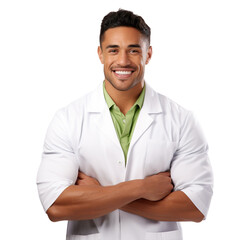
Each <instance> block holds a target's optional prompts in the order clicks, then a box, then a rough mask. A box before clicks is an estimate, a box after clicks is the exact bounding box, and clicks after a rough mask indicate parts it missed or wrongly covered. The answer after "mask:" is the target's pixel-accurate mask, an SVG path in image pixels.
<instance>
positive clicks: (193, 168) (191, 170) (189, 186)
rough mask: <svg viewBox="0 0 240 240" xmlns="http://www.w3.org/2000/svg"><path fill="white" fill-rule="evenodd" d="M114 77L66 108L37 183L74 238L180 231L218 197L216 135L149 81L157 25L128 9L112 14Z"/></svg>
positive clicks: (109, 64)
mask: <svg viewBox="0 0 240 240" xmlns="http://www.w3.org/2000/svg"><path fill="white" fill-rule="evenodd" d="M98 55H99V59H100V61H101V63H102V64H103V65H104V75H105V80H104V82H103V83H101V85H100V86H99V87H98V88H97V89H96V90H95V91H93V92H91V93H89V94H87V95H86V96H84V97H82V98H81V99H79V100H77V101H75V102H73V103H71V104H70V105H68V106H67V107H64V108H63V109H61V110H59V111H58V112H57V113H56V115H55V117H54V119H53V120H52V122H51V124H50V126H49V128H48V131H47V135H46V139H45V144H44V152H43V158H42V162H41V165H40V168H39V172H38V177H37V184H38V190H39V195H40V199H41V202H42V204H43V207H44V209H45V211H46V212H47V214H48V216H49V218H50V219H51V220H52V221H61V220H68V221H69V222H68V230H67V239H69V240H70V239H74V240H77V239H79V240H81V239H85V240H86V239H89V240H90V239H91V240H93V239H104V240H113V239H114V240H157V239H165V240H180V239H182V232H181V227H180V224H179V222H180V221H194V222H200V221H202V220H203V219H204V218H206V215H207V212H208V208H209V205H210V200H211V197H212V183H213V179H212V171H211V167H210V163H209V160H208V155H207V150H208V147H207V143H206V140H205V138H204V136H203V134H202V132H201V129H200V127H199V125H198V123H197V122H196V120H195V119H194V117H193V115H192V114H191V112H189V111H187V110H185V109H184V108H182V107H181V106H179V105H178V104H176V103H174V102H173V101H171V100H169V99H168V98H166V97H165V96H163V95H161V94H159V93H157V92H155V91H154V90H153V89H152V88H151V87H150V86H149V85H148V84H146V82H145V80H144V72H145V66H146V65H147V64H148V63H149V61H150V59H151V57H152V47H151V46H150V28H149V26H148V25H147V24H146V23H145V21H144V20H143V19H142V17H140V16H137V15H135V14H133V13H132V12H130V11H125V10H119V11H117V12H111V13H109V14H108V15H106V16H105V17H104V19H103V21H102V25H101V32H100V46H99V47H98Z"/></svg>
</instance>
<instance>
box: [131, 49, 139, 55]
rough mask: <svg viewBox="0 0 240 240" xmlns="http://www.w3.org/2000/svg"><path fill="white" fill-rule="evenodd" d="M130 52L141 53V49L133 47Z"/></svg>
mask: <svg viewBox="0 0 240 240" xmlns="http://www.w3.org/2000/svg"><path fill="white" fill-rule="evenodd" d="M130 53H132V54H137V53H140V51H139V49H131V50H130Z"/></svg>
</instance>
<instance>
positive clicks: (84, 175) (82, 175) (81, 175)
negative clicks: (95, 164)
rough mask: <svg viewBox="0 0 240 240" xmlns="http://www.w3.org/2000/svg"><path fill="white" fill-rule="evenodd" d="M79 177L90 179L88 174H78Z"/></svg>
mask: <svg viewBox="0 0 240 240" xmlns="http://www.w3.org/2000/svg"><path fill="white" fill-rule="evenodd" d="M78 177H79V178H80V179H82V178H86V177H88V176H87V175H86V174H84V173H83V172H80V171H79V172H78Z"/></svg>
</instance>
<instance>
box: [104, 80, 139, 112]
mask: <svg viewBox="0 0 240 240" xmlns="http://www.w3.org/2000/svg"><path fill="white" fill-rule="evenodd" d="M143 87H144V80H143V81H142V82H140V83H138V84H137V85H135V86H134V87H133V88H131V89H129V90H126V91H119V90H117V89H116V88H114V87H113V86H112V84H111V83H109V82H108V81H107V80H105V88H106V90H107V92H108V94H109V96H110V97H111V98H112V100H113V101H114V102H115V103H116V105H117V106H118V107H119V109H120V111H121V112H122V113H123V114H124V115H125V114H126V113H127V112H128V111H129V110H130V109H131V107H132V106H133V105H134V103H135V102H136V101H137V99H138V97H139V95H140V94H141V92H142V90H143Z"/></svg>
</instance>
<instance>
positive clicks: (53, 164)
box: [37, 109, 78, 211]
mask: <svg viewBox="0 0 240 240" xmlns="http://www.w3.org/2000/svg"><path fill="white" fill-rule="evenodd" d="M66 115H67V114H66V112H65V110H64V109H62V110H59V111H58V112H57V113H56V114H55V116H54V118H53V120H52V122H51V124H50V126H49V128H48V131H47V134H46V138H45V143H44V148H43V154H42V161H41V164H40V167H39V170H38V175H37V186H38V192H39V197H40V200H41V203H42V205H43V208H44V210H45V211H47V209H48V208H49V207H50V206H51V205H52V204H53V203H54V202H55V200H56V199H57V198H58V197H59V195H60V194H61V193H62V192H63V191H64V190H65V189H66V188H67V187H69V186H70V185H73V184H75V182H76V179H77V174H78V165H77V160H76V158H75V154H74V152H73V149H72V144H71V142H70V139H69V136H68V134H69V131H68V123H67V116H66Z"/></svg>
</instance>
